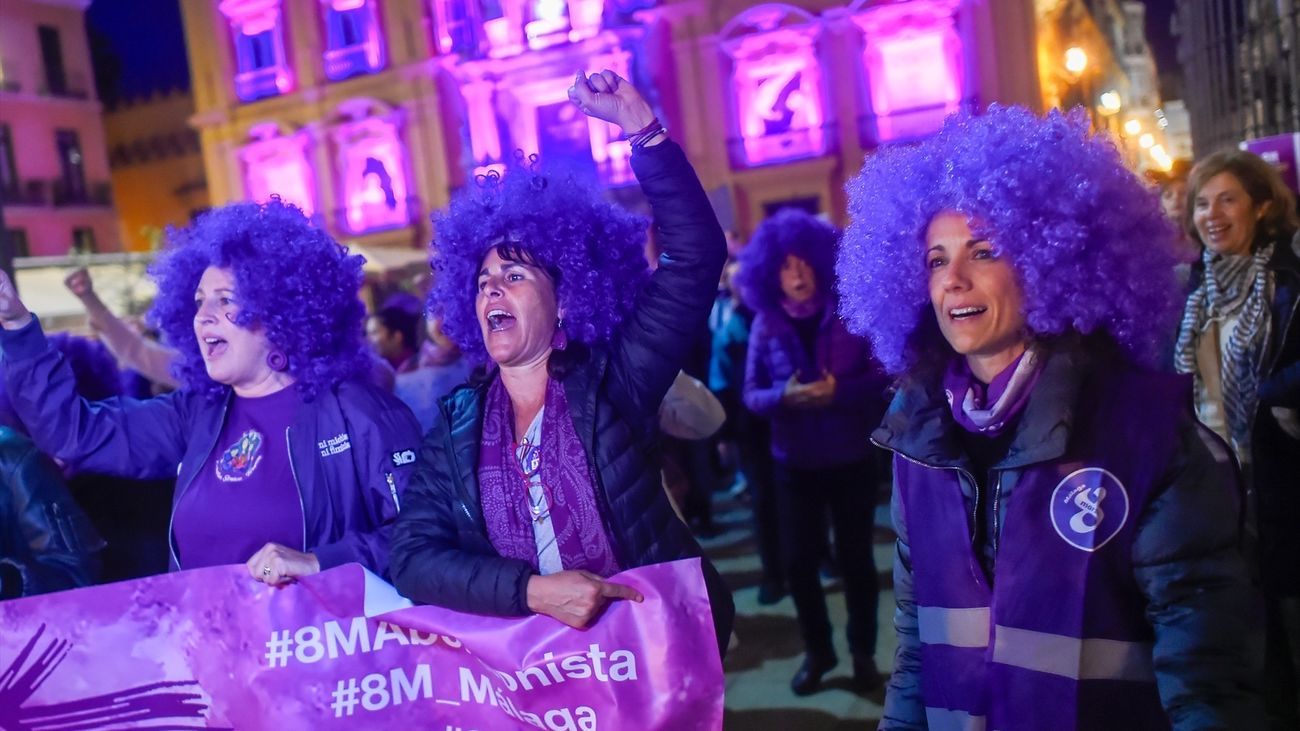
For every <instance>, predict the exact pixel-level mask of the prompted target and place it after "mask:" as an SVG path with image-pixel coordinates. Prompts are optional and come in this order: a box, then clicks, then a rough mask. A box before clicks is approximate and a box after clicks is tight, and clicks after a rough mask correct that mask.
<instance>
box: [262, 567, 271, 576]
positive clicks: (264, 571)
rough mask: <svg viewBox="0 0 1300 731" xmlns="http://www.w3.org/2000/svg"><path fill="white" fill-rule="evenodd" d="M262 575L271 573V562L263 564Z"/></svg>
mask: <svg viewBox="0 0 1300 731" xmlns="http://www.w3.org/2000/svg"><path fill="white" fill-rule="evenodd" d="M262 575H263V576H270V575H271V564H265V565H263V566H262Z"/></svg>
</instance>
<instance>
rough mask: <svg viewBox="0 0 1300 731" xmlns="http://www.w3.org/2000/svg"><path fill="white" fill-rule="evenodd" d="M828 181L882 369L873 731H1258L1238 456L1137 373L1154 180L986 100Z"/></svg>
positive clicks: (1156, 383) (1153, 308) (1155, 231)
mask: <svg viewBox="0 0 1300 731" xmlns="http://www.w3.org/2000/svg"><path fill="white" fill-rule="evenodd" d="M1044 180H1058V181H1088V185H1074V184H1066V185H1062V186H1061V187H1060V192H1059V193H1058V194H1057V195H1053V196H1050V197H1044V196H1041V195H1039V194H1038V192H1037V191H1039V190H1040V189H1041V185H1042V181H1044ZM848 192H849V200H850V208H849V210H850V215H851V217H852V223H851V225H850V226H849V228H848V229H847V231H846V233H845V237H844V243H843V246H842V249H841V253H840V257H839V262H838V267H837V273H838V275H839V283H840V284H839V286H840V292H841V296H842V297H843V306H842V307H843V309H842V311H843V313H844V315H845V318H846V320H847V322H848V323H849V327H850V328H852V329H853V330H854V331H855V332H860V333H864V334H868V335H869V336H870V337H871V340H872V344H873V346H874V348H875V352H876V354H877V355H878V356H879V357H880V359H881V360H882V361H883V363H884V365H885V366H886V368H887V369H888V370H889V372H890V373H892V374H896V375H898V376H900V377H901V378H902V382H901V386H900V388H899V391H898V393H897V395H896V396H895V398H894V401H893V404H892V405H891V406H890V409H889V413H888V414H887V415H886V417H885V420H884V423H883V424H882V425H881V427H880V429H878V430H877V431H876V432H875V433H874V434H873V440H874V441H875V442H877V443H878V444H880V445H881V446H883V447H885V448H886V449H889V450H891V451H893V452H894V454H895V458H894V471H895V472H894V475H895V489H894V501H893V511H894V522H895V529H896V531H897V533H898V541H897V554H896V556H895V562H894V591H895V596H896V597H897V602H898V608H897V612H896V613H895V628H896V631H897V635H898V652H897V655H896V657H895V666H894V674H893V677H892V678H891V680H890V683H889V686H888V690H887V695H886V700H885V712H884V717H883V720H882V723H881V728H882V729H924V728H931V729H949V728H976V727H981V728H982V727H985V726H987V727H988V728H997V729H1080V730H1084V729H1096V730H1098V731H1100V730H1102V729H1105V730H1106V731H1122V730H1124V729H1134V730H1135V731H1136V730H1138V729H1141V730H1143V731H1149V730H1150V729H1162V728H1170V727H1171V726H1172V727H1173V728H1175V729H1207V728H1216V729H1257V728H1262V714H1261V704H1260V703H1259V696H1258V682H1259V672H1260V669H1261V664H1262V663H1261V662H1260V661H1261V659H1262V647H1261V643H1260V639H1261V637H1260V632H1259V629H1258V628H1259V621H1258V617H1259V604H1258V596H1257V595H1256V593H1255V592H1254V591H1253V589H1252V588H1251V586H1250V582H1249V579H1248V571H1247V568H1246V565H1245V561H1244V559H1243V556H1242V553H1241V531H1240V524H1241V520H1240V516H1241V494H1240V490H1239V487H1238V485H1237V480H1236V474H1235V470H1234V466H1233V460H1232V457H1231V454H1230V453H1229V451H1228V449H1227V447H1226V446H1225V445H1224V444H1223V443H1222V442H1221V441H1220V440H1219V439H1217V438H1216V437H1215V436H1214V435H1213V433H1211V432H1210V431H1209V430H1208V429H1206V428H1204V427H1203V426H1201V425H1200V424H1198V423H1197V421H1196V420H1195V418H1194V417H1193V415H1192V414H1191V412H1190V409H1189V408H1188V404H1189V402H1190V400H1189V399H1188V398H1187V397H1188V395H1189V394H1188V385H1189V384H1188V383H1187V380H1186V379H1185V378H1183V377H1179V376H1176V375H1174V374H1171V373H1162V372H1159V371H1156V370H1152V369H1153V367H1155V366H1156V365H1157V364H1158V363H1159V362H1160V356H1161V346H1162V344H1161V336H1162V334H1163V333H1164V332H1167V328H1170V327H1171V325H1172V321H1173V320H1174V319H1175V318H1176V316H1177V310H1178V303H1179V292H1178V286H1177V283H1176V281H1175V278H1174V273H1173V261H1174V259H1173V254H1172V248H1171V247H1169V246H1163V245H1160V243H1161V242H1163V241H1167V240H1169V239H1170V238H1172V237H1173V235H1174V233H1173V231H1172V228H1171V226H1170V224H1169V222H1168V221H1167V220H1165V218H1164V217H1163V216H1162V215H1161V213H1160V210H1159V207H1158V202H1157V199H1156V196H1155V194H1154V193H1153V192H1152V191H1150V190H1149V189H1147V188H1145V187H1144V186H1143V185H1142V184H1141V182H1140V181H1139V180H1138V179H1137V178H1136V177H1135V176H1134V175H1133V174H1132V173H1131V172H1130V171H1129V170H1127V169H1126V168H1125V166H1124V164H1123V161H1122V160H1121V159H1120V156H1119V153H1118V151H1117V150H1116V149H1115V148H1114V146H1113V145H1112V144H1111V143H1110V141H1109V140H1107V139H1106V138H1105V137H1103V136H1100V135H1098V136H1093V135H1091V134H1090V133H1089V127H1088V120H1087V117H1086V115H1084V114H1083V113H1082V111H1081V110H1080V111H1076V112H1075V113H1072V114H1069V115H1065V114H1062V113H1060V112H1059V111H1053V112H1051V113H1049V114H1048V115H1047V116H1046V117H1045V118H1040V117H1037V116H1035V115H1034V114H1033V113H1031V112H1029V111H1027V110H1024V109H1019V108H1005V107H1000V106H998V105H993V106H991V107H990V108H989V110H988V111H987V113H986V114H984V115H982V116H978V117H972V116H956V117H952V118H950V119H949V120H948V121H947V122H945V124H944V126H943V128H942V129H941V131H940V132H939V133H938V134H937V135H936V136H934V137H932V138H930V139H928V140H926V141H923V142H921V143H919V144H917V145H914V146H908V147H901V146H900V147H892V148H889V149H887V150H882V151H879V152H877V153H876V154H874V155H872V156H871V157H869V158H868V159H867V161H866V164H865V166H864V168H863V170H862V172H861V173H860V174H859V175H858V177H856V178H855V179H854V180H852V181H851V182H850V184H849V186H848Z"/></svg>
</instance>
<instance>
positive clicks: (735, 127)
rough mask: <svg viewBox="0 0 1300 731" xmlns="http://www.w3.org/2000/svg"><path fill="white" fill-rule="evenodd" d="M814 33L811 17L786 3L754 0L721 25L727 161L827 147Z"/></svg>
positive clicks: (747, 162) (816, 152)
mask: <svg viewBox="0 0 1300 731" xmlns="http://www.w3.org/2000/svg"><path fill="white" fill-rule="evenodd" d="M820 34H821V24H820V23H819V22H817V19H816V18H814V17H813V16H812V15H810V14H809V13H807V12H806V11H804V10H801V9H799V8H795V7H792V6H789V5H759V6H757V7H753V8H750V9H749V10H746V11H745V12H744V13H741V14H740V15H739V16H737V17H736V18H734V19H733V20H732V21H731V22H730V23H727V25H726V26H725V27H723V29H722V33H721V37H722V39H723V40H722V48H723V50H724V51H725V52H726V54H727V56H728V57H729V58H730V60H731V90H730V91H731V94H730V96H731V107H732V133H733V138H732V140H731V144H730V145H729V148H730V151H731V158H732V162H733V164H736V165H739V166H752V165H763V164H767V163H773V162H780V161H785V160H793V159H798V158H806V157H817V156H820V155H822V154H824V153H825V152H826V111H825V109H826V105H825V100H824V94H823V90H822V71H821V61H820V59H819V58H818V55H817V39H818V37H819V35H820Z"/></svg>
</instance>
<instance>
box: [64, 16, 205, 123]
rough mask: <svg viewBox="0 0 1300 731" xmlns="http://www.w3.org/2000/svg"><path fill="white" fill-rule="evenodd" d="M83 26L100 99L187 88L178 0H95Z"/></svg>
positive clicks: (130, 96)
mask: <svg viewBox="0 0 1300 731" xmlns="http://www.w3.org/2000/svg"><path fill="white" fill-rule="evenodd" d="M86 29H87V31H88V33H89V35H90V44H91V53H92V54H93V55H94V56H95V76H96V79H95V81H96V85H97V86H98V87H99V91H100V95H101V98H103V99H104V101H105V103H108V104H110V105H111V104H112V103H113V102H114V101H117V100H118V99H123V98H125V99H130V98H137V97H142V96H147V95H149V94H153V93H156V92H160V91H167V90H171V89H188V88H189V86H190V68H189V61H188V59H187V58H186V57H185V36H184V34H183V33H182V31H181V7H180V3H179V2H177V0H94V1H93V2H92V3H91V4H90V9H89V10H88V11H86Z"/></svg>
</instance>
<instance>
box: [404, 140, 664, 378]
mask: <svg viewBox="0 0 1300 731" xmlns="http://www.w3.org/2000/svg"><path fill="white" fill-rule="evenodd" d="M596 190H598V187H597V186H596V185H594V184H584V182H583V181H582V180H581V179H580V178H579V176H577V175H576V174H572V173H570V172H568V171H561V170H556V171H550V172H547V173H544V172H542V171H540V170H538V169H535V165H534V166H528V165H525V164H521V162H520V161H516V162H515V163H514V164H513V165H512V167H510V168H509V169H508V170H507V171H506V173H505V175H504V176H501V177H497V176H496V175H491V176H487V177H486V178H480V180H479V185H478V186H476V187H474V188H472V189H468V190H465V191H462V192H461V193H459V194H458V195H456V196H455V197H454V198H453V199H452V201H451V205H450V206H449V207H448V209H447V210H446V211H445V212H441V213H439V214H436V215H435V216H434V227H435V230H436V231H437V233H436V235H435V236H434V241H433V245H432V249H431V258H430V264H431V265H432V267H433V273H434V284H433V288H432V289H431V290H430V292H429V311H430V313H432V314H433V315H434V316H435V317H437V318H440V319H441V321H442V330H443V333H445V334H446V336H447V337H448V338H449V339H450V340H452V342H454V343H456V345H457V346H459V347H460V349H461V352H463V353H465V354H466V356H468V357H469V358H471V359H472V360H475V361H480V362H482V361H484V360H486V359H487V351H486V350H485V349H484V346H483V336H482V333H481V331H480V330H479V324H478V316H477V314H476V312H475V309H474V302H475V298H476V296H477V292H476V289H475V282H476V281H477V279H478V272H479V269H480V268H481V267H482V264H483V258H484V257H485V256H487V253H488V250H489V249H491V248H493V247H500V248H498V249H497V250H498V253H500V254H501V255H502V256H504V257H506V258H511V259H518V258H519V255H522V256H523V258H524V260H525V263H529V264H535V265H537V266H539V267H541V268H542V269H545V270H546V271H547V272H549V273H550V274H551V276H552V278H553V279H554V281H555V294H556V298H557V301H558V302H559V303H560V306H561V307H563V308H564V332H565V334H566V335H567V336H568V337H569V338H570V339H571V340H575V341H577V342H581V343H586V344H588V345H590V344H598V343H602V342H607V341H608V340H610V339H611V338H612V337H613V335H614V333H615V331H616V330H617V329H618V326H619V325H620V324H621V323H622V322H623V320H624V318H626V317H627V316H628V315H629V314H630V313H631V311H632V305H633V303H634V302H635V300H636V297H637V294H638V293H639V292H640V291H641V289H642V286H643V285H644V284H645V282H646V281H648V279H649V276H650V270H649V266H648V264H647V263H646V260H645V242H646V223H645V220H644V219H643V218H641V217H639V216H636V215H633V214H632V213H630V212H628V211H626V210H624V209H622V208H620V207H618V206H616V205H614V204H613V203H610V202H609V201H606V200H604V199H603V198H601V197H600V196H599V195H598V194H597V193H596V192H595V191H596Z"/></svg>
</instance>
